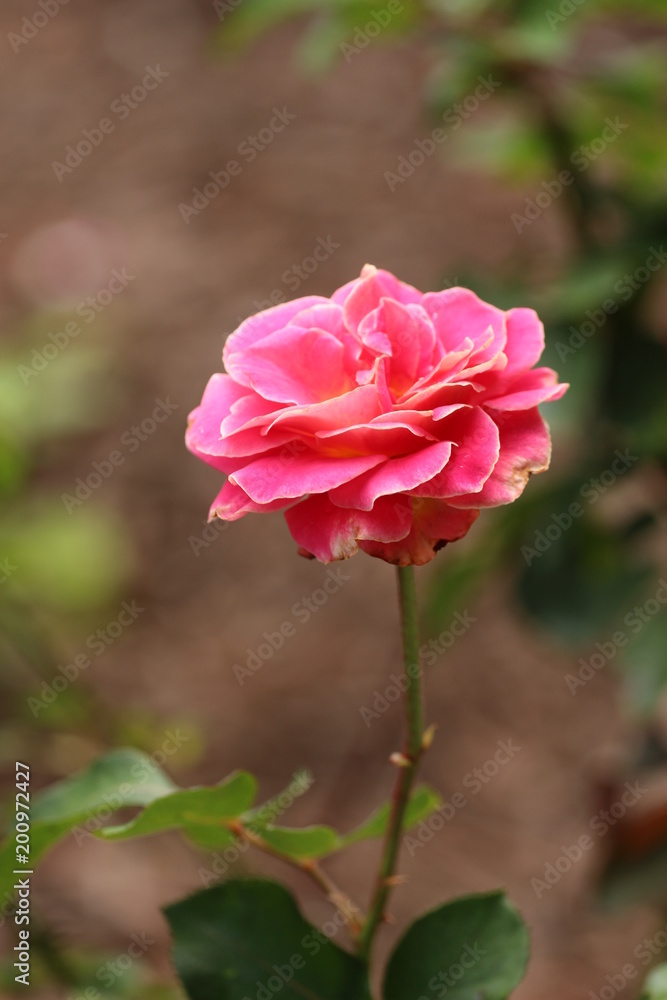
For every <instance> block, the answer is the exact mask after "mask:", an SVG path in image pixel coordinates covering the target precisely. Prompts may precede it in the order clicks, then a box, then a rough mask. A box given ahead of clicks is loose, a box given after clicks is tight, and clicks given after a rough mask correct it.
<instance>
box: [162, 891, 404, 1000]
mask: <svg viewBox="0 0 667 1000" xmlns="http://www.w3.org/2000/svg"><path fill="white" fill-rule="evenodd" d="M165 914H166V917H167V920H168V922H169V926H170V927H171V932H172V935H173V938H174V948H173V959H174V964H175V966H176V969H177V971H178V974H179V976H180V978H181V980H182V982H183V985H184V986H185V990H186V992H187V995H188V996H189V997H190V1000H244V998H247V997H257V996H267V997H272V996H273V995H274V994H275V993H277V992H278V991H280V996H281V998H287V1000H289V998H298V1000H304V997H308V998H309V1000H341V998H342V997H344V998H345V1000H371V994H370V991H369V987H368V983H367V981H366V974H365V970H364V967H363V965H362V964H361V962H359V961H358V960H357V959H356V958H354V957H353V956H352V955H349V954H348V953H347V952H345V951H342V949H340V948H338V947H337V946H336V945H335V944H333V943H332V942H331V941H329V940H328V939H327V938H326V937H324V935H323V934H321V933H320V932H319V931H317V930H316V929H315V928H314V927H312V926H311V925H310V924H309V923H308V922H307V921H306V920H304V918H303V917H302V916H301V913H300V912H299V910H298V908H297V905H296V903H295V902H294V900H293V898H292V896H291V895H290V894H289V893H288V892H287V890H286V889H284V888H283V887H282V886H280V885H277V884H276V883H274V882H268V881H262V880H258V879H248V880H245V879H232V880H230V881H229V882H225V883H224V885H220V886H216V887H215V888H212V889H206V890H204V892H200V893H197V895H195V896H191V897H190V898H189V899H185V900H183V901H182V902H180V903H175V904H174V905H173V906H169V907H167V909H166V910H165ZM412 996H414V994H411V997H412Z"/></svg>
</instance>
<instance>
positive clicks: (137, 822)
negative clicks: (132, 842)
mask: <svg viewBox="0 0 667 1000" xmlns="http://www.w3.org/2000/svg"><path fill="white" fill-rule="evenodd" d="M256 793H257V782H256V781H255V779H254V778H253V776H252V775H251V774H248V772H247V771H236V772H235V773H234V774H231V775H230V776H229V777H228V778H226V779H225V780H224V781H223V782H221V783H220V784H219V785H216V786H215V787H214V788H186V789H183V790H178V791H175V792H174V793H173V794H171V795H166V796H164V797H162V798H160V799H157V800H156V801H154V802H151V803H150V804H149V805H147V806H146V808H145V809H144V810H143V812H141V813H139V815H138V816H135V818H134V819H132V820H130V822H129V823H124V824H123V825H122V826H112V827H105V828H104V829H103V830H100V831H98V836H99V837H102V838H103V839H104V840H127V839H128V838H130V837H144V836H146V835H147V834H151V833H158V832H160V831H162V830H175V829H182V830H183V832H184V833H185V834H187V836H189V837H190V839H191V840H193V841H194V842H195V843H197V844H199V845H200V846H202V847H207V848H209V847H210V848H213V847H224V846H225V845H226V844H228V843H230V842H231V841H232V840H233V839H234V837H233V834H231V833H230V832H229V831H228V830H226V829H225V828H224V827H223V826H222V825H221V821H222V820H225V819H236V817H237V816H240V815H241V813H243V812H245V811H246V810H247V809H249V808H250V806H251V805H252V803H253V801H254V799H255V795H256Z"/></svg>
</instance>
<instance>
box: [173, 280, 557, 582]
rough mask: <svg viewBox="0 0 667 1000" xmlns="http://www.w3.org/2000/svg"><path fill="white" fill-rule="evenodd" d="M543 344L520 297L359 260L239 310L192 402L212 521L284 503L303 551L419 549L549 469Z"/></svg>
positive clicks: (410, 556) (414, 558)
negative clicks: (325, 289)
mask: <svg viewBox="0 0 667 1000" xmlns="http://www.w3.org/2000/svg"><path fill="white" fill-rule="evenodd" d="M543 347H544V330H543V328H542V324H541V323H540V321H539V319H538V317H537V315H536V314H535V313H534V312H533V311H532V309H510V310H509V311H508V312H503V311H502V310H500V309H496V308H495V306H492V305H488V304H487V303H486V302H482V301H481V299H478V298H477V296H476V295H475V294H474V293H473V292H471V291H468V290H467V289H465V288H449V289H447V290H446V291H444V292H427V293H426V294H423V293H422V292H419V291H417V289H416V288H412V287H411V286H410V285H406V284H403V282H401V281H398V279H397V278H395V277H394V276H393V275H392V274H390V273H389V272H388V271H379V270H377V269H376V268H375V267H372V266H370V265H366V267H364V269H363V270H362V272H361V277H360V278H357V279H356V280H354V281H351V282H349V283H348V284H347V285H344V286H343V287H342V288H339V289H338V291H336V292H334V294H333V295H332V296H331V298H330V299H327V298H323V297H321V296H318V295H310V296H306V297H304V298H300V299H295V300H294V301H293V302H286V303H284V304H283V305H278V306H275V307H274V308H272V309H267V310H266V311H265V312H261V313H258V315H256V316H252V317H251V318H250V319H247V320H245V322H243V323H241V325H240V326H239V328H238V329H237V330H236V331H235V332H234V333H232V334H231V336H230V337H229V338H228V340H227V342H226V344H225V348H224V353H223V361H224V364H225V368H226V370H227V374H226V375H221V374H217V375H213V376H212V378H211V380H210V381H209V383H208V385H207V387H206V390H205V392H204V397H203V399H202V401H201V405H200V406H198V407H197V409H195V410H194V411H193V412H192V414H191V415H190V422H189V427H188V432H187V436H186V442H187V446H188V448H189V449H190V451H192V452H193V454H195V455H197V457H198V458H201V459H202V460H203V461H204V462H208V464H209V465H212V466H213V467H214V468H216V469H218V470H219V471H220V472H223V473H224V474H225V475H226V476H227V480H226V482H225V484H224V486H223V487H222V489H221V490H220V493H219V494H218V496H217V497H216V498H215V500H214V501H213V505H212V507H211V511H210V518H211V519H212V518H214V517H220V518H223V519H224V520H227V521H234V520H236V519H237V518H239V517H243V516H244V515H245V514H248V513H250V512H265V511H274V510H284V511H285V519H286V521H287V524H288V527H289V530H290V532H291V533H292V536H293V538H294V539H295V541H296V542H297V544H298V545H299V551H300V553H301V554H302V555H306V556H314V557H315V558H317V559H319V560H321V561H322V562H325V563H326V562H331V561H332V560H334V559H346V558H347V557H349V556H351V555H354V553H355V552H356V551H357V549H358V548H361V549H363V550H364V551H365V552H368V553H369V554H370V555H372V556H379V557H380V558H381V559H385V560H386V561H387V562H391V563H396V564H398V565H400V566H406V565H409V564H411V563H414V564H417V565H420V564H422V563H426V562H428V561H429V560H430V559H432V558H433V556H434V555H435V552H436V551H437V550H438V549H439V548H441V547H442V546H443V545H445V544H446V543H447V542H452V541H455V540H456V539H458V538H462V537H463V536H464V535H465V534H466V532H467V531H468V529H469V528H470V526H471V524H472V523H473V521H474V520H475V518H476V517H477V516H478V514H479V511H480V508H482V507H495V506H497V505H499V504H505V503H510V502H511V501H512V500H516V498H517V497H518V496H519V495H520V494H521V493H522V491H523V489H524V486H525V485H526V482H527V481H528V477H529V476H530V474H531V473H533V472H542V471H543V470H544V469H546V468H547V467H548V465H549V457H550V450H551V444H550V440H549V432H548V429H547V426H546V424H545V423H544V420H543V419H542V417H541V416H540V414H539V411H538V409H537V405H538V403H542V402H544V401H545V400H553V399H558V398H559V397H560V396H562V395H563V393H564V392H565V390H566V389H567V386H566V385H558V384H557V376H556V374H555V372H553V371H552V370H551V369H550V368H533V365H535V364H536V362H537V361H538V360H539V357H540V355H541V354H542V350H543Z"/></svg>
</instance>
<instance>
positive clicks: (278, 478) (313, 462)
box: [230, 446, 386, 504]
mask: <svg viewBox="0 0 667 1000" xmlns="http://www.w3.org/2000/svg"><path fill="white" fill-rule="evenodd" d="M304 447H305V446H304ZM385 458H386V456H385V455H359V456H357V457H355V458H327V457H326V456H325V455H317V454H316V453H315V452H312V451H310V452H309V451H306V452H305V454H304V453H302V452H297V453H291V452H290V451H289V450H288V449H284V454H282V455H274V456H272V457H270V458H258V459H257V461H256V462H250V464H249V465H246V466H244V467H243V468H242V469H239V470H238V471H237V472H235V473H233V475H231V476H230V480H231V482H233V483H235V484H236V485H237V486H240V487H241V489H243V490H245V492H246V493H247V494H248V496H249V497H250V498H251V499H252V500H254V501H255V502H256V503H262V504H264V503H270V502H271V501H272V500H280V499H287V498H291V499H296V498H297V497H302V496H305V495H306V494H307V493H326V492H327V490H331V489H333V488H334V487H335V486H340V485H341V484H342V483H346V482H347V481H348V480H349V479H353V478H354V477H355V476H359V475H361V473H362V472H366V470H367V469H372V468H373V466H374V465H379V464H380V462H384V460H385Z"/></svg>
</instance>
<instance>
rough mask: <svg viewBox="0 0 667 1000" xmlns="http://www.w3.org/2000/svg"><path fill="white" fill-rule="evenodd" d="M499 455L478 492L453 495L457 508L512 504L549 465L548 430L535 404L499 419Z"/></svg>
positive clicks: (508, 413) (453, 502)
mask: <svg viewBox="0 0 667 1000" xmlns="http://www.w3.org/2000/svg"><path fill="white" fill-rule="evenodd" d="M496 423H498V430H499V433H500V457H499V459H498V461H497V462H496V465H495V467H494V470H493V472H492V473H491V475H490V476H489V478H488V479H487V480H486V482H485V483H484V486H483V487H482V489H481V490H480V491H479V493H470V494H467V495H464V496H460V497H452V499H451V500H450V501H449V502H450V503H451V504H452V505H453V506H455V507H496V506H499V505H500V504H506V503H511V501H512V500H516V498H517V497H518V496H520V495H521V494H522V493H523V490H524V488H525V486H526V483H527V482H528V479H529V477H530V476H531V475H532V474H533V473H534V472H543V471H544V470H545V469H547V468H548V467H549V458H550V457H551V440H550V438H549V429H548V427H547V425H546V424H545V422H544V420H543V419H542V417H541V416H540V412H539V410H538V409H537V407H535V408H534V409H532V410H522V411H517V412H512V411H508V412H507V413H502V414H499V415H498V417H497V418H496Z"/></svg>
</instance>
